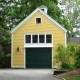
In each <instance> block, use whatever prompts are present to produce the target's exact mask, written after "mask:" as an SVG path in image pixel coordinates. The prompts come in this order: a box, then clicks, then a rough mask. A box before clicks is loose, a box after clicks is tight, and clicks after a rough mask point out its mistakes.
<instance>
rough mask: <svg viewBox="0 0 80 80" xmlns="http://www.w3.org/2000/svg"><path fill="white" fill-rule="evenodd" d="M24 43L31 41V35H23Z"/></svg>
mask: <svg viewBox="0 0 80 80" xmlns="http://www.w3.org/2000/svg"><path fill="white" fill-rule="evenodd" d="M25 43H31V35H26V36H25Z"/></svg>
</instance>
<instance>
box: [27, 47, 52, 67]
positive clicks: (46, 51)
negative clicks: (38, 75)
mask: <svg viewBox="0 0 80 80" xmlns="http://www.w3.org/2000/svg"><path fill="white" fill-rule="evenodd" d="M25 53H26V61H25V62H26V63H25V64H26V68H52V48H26V51H25Z"/></svg>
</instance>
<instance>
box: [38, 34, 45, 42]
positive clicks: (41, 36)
mask: <svg viewBox="0 0 80 80" xmlns="http://www.w3.org/2000/svg"><path fill="white" fill-rule="evenodd" d="M44 40H45V39H44V35H39V43H44Z"/></svg>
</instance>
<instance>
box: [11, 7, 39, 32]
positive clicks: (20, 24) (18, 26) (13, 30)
mask: <svg viewBox="0 0 80 80" xmlns="http://www.w3.org/2000/svg"><path fill="white" fill-rule="evenodd" d="M38 10H39V8H37V9H35V10H34V11H33V12H32V13H31V14H30V15H29V16H28V17H26V18H25V19H24V20H23V21H22V22H20V23H19V24H18V25H17V26H16V27H15V28H13V29H12V30H11V33H14V32H15V31H16V30H17V29H19V28H20V27H21V26H22V25H23V24H24V23H25V22H27V21H28V20H29V19H30V18H31V17H32V16H33V15H34V14H35V13H36V12H37V11H38Z"/></svg>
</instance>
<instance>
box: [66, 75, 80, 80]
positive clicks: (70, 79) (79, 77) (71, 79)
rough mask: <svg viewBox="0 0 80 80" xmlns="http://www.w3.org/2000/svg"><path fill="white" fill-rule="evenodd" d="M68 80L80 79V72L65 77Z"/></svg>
mask: <svg viewBox="0 0 80 80" xmlns="http://www.w3.org/2000/svg"><path fill="white" fill-rule="evenodd" d="M65 79H66V80H80V74H78V75H74V76H71V77H67V78H65Z"/></svg>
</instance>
